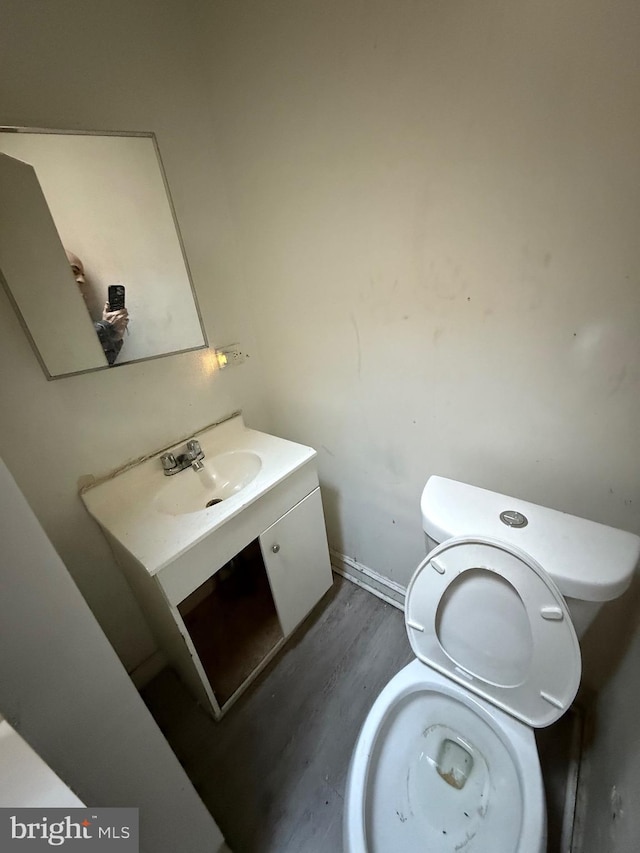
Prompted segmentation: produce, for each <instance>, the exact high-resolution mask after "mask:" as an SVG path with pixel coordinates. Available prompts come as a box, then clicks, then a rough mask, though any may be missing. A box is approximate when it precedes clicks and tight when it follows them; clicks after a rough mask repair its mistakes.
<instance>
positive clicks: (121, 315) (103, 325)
mask: <svg viewBox="0 0 640 853" xmlns="http://www.w3.org/2000/svg"><path fill="white" fill-rule="evenodd" d="M65 251H66V253H67V260H68V261H69V263H70V264H71V271H72V272H73V277H74V278H75V280H76V282H77V283H78V285H79V287H80V292H81V293H82V296H83V298H84V300H85V302H86V301H87V296H88V294H87V284H86V281H85V277H84V264H83V263H82V261H81V260H80V258H79V257H78V256H77V255H74V253H73V252H69V251H68V250H66V249H65ZM93 325H94V327H95V330H96V333H97V335H98V337H99V338H100V343H101V344H102V349H103V350H104V354H105V355H106V357H107V361H108V362H109V364H110V365H111V364H113V363H114V361H115V360H116V358H117V357H118V353H119V352H120V350H121V349H122V343H123V340H122V339H123V338H124V333H125V330H126V328H127V326H128V325H129V312H128V311H127V309H126V308H121V309H120V310H119V311H112V310H111V308H110V307H109V303H108V302H105V304H104V308H103V309H102V319H100V320H98V321H97V322H94V324H93Z"/></svg>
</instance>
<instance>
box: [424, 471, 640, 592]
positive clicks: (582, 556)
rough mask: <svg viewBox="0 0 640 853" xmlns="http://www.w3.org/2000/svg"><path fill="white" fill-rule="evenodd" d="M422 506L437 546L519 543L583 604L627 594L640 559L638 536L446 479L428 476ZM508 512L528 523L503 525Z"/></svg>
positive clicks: (426, 530) (427, 528) (639, 540)
mask: <svg viewBox="0 0 640 853" xmlns="http://www.w3.org/2000/svg"><path fill="white" fill-rule="evenodd" d="M420 508H421V511H422V526H423V528H424V531H425V533H427V535H428V536H430V537H431V538H432V539H434V540H435V541H436V542H444V541H445V540H446V539H450V538H451V537H452V536H488V537H492V538H494V539H498V540H501V541H503V542H508V543H510V544H512V545H516V546H517V547H519V548H521V549H522V550H523V551H526V552H527V553H528V554H529V555H530V556H532V557H533V558H534V559H535V560H537V561H538V562H539V563H540V564H541V565H542V566H543V568H544V569H545V571H546V572H547V573H548V574H549V575H551V577H552V578H553V579H554V581H555V582H556V584H557V585H558V587H559V589H560V591H561V592H562V594H563V595H565V596H570V597H571V598H578V599H582V600H584V601H610V600H611V599H614V598H617V597H618V596H619V595H622V593H623V592H624V591H625V590H626V589H627V587H628V586H629V584H630V583H631V579H632V577H633V572H634V570H635V568H636V566H637V564H638V559H639V558H640V537H638V536H636V535H635V534H633V533H628V532H626V531H624V530H618V529H616V528H614V527H607V526H606V525H604V524H598V523H597V522H595V521H588V520H587V519H585V518H578V517H577V516H575V515H569V514H568V513H565V512H559V511H558V510H554V509H549V508H548V507H543V506H538V505H537V504H534V503H529V502H528V501H523V500H520V498H513V497H509V496H508V495H501V494H498V493H497V492H490V491H488V490H487V489H481V488H478V487H477V486H470V485H467V484H466V483H460V482H458V481H457V480H449V479H447V478H445V477H438V476H432V477H430V478H429V480H428V481H427V484H426V486H425V487H424V490H423V492H422V498H421V500H420ZM509 511H515V512H516V513H520V514H521V515H522V516H524V517H525V518H526V521H527V523H526V525H525V526H521V527H512V526H509V525H508V524H506V523H505V522H503V521H502V520H501V518H500V514H501V513H503V512H509ZM507 518H508V520H515V521H516V522H518V521H520V520H521V519H519V518H518V517H517V516H515V517H513V516H507Z"/></svg>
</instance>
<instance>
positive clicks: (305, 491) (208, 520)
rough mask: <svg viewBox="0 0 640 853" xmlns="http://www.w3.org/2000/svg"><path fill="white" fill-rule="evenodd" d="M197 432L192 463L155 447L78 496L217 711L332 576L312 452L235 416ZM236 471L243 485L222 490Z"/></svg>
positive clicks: (161, 636) (165, 643) (175, 660)
mask: <svg viewBox="0 0 640 853" xmlns="http://www.w3.org/2000/svg"><path fill="white" fill-rule="evenodd" d="M196 436H197V439H198V441H199V442H200V443H201V450H202V454H201V459H202V464H201V465H199V466H198V467H193V470H190V466H188V465H187V467H186V469H185V470H181V471H180V472H179V473H177V474H175V475H174V476H170V477H166V476H165V475H164V471H163V465H162V459H161V454H160V452H158V453H157V454H155V455H153V456H149V457H146V458H144V459H143V460H142V461H141V462H140V463H138V464H135V465H132V466H128V467H126V468H125V469H124V470H123V471H122V472H119V473H118V474H117V475H114V476H110V477H107V478H104V480H103V481H101V482H99V483H96V484H95V485H93V484H92V485H89V486H88V487H86V488H85V489H84V490H83V492H82V493H81V494H82V500H83V501H84V503H85V505H86V507H87V509H88V510H89V512H90V513H91V515H92V516H93V517H94V518H95V519H96V521H98V523H99V524H100V526H101V528H102V530H103V532H104V534H105V536H106V537H107V539H108V540H109V542H110V544H111V546H112V548H113V551H114V554H115V556H116V559H117V560H118V563H119V564H120V566H121V567H122V569H123V571H124V573H125V575H126V577H127V579H128V581H129V585H130V586H131V588H132V590H133V591H134V593H135V595H136V598H137V600H138V602H139V604H140V607H141V609H142V610H143V612H144V614H145V616H146V618H147V621H148V623H149V625H150V627H151V628H152V630H153V632H154V635H155V637H156V640H157V642H158V645H159V647H160V650H161V652H163V653H164V656H165V657H166V659H167V660H168V661H169V662H170V663H171V664H172V665H173V667H174V668H175V669H176V670H177V671H178V673H179V674H180V676H181V677H182V680H183V681H184V682H185V683H186V684H187V686H189V687H190V688H191V690H192V692H193V693H194V694H195V695H196V697H197V698H198V699H199V700H200V702H201V703H202V704H203V705H204V706H205V707H207V708H208V709H209V710H210V711H211V712H212V713H213V715H214V716H215V717H216V718H218V717H220V716H221V715H222V714H223V713H224V712H225V711H226V710H227V708H228V707H229V706H230V705H231V704H232V703H233V702H234V700H235V699H236V698H237V697H238V696H239V695H240V693H241V692H242V691H243V690H244V688H245V687H246V686H247V684H249V683H250V682H251V680H252V679H253V678H255V676H256V675H257V673H258V672H260V670H261V669H263V668H264V667H265V666H266V664H267V663H268V662H269V660H270V659H271V658H272V657H273V656H274V654H275V653H276V652H277V650H278V649H279V648H280V646H281V645H282V644H283V643H284V641H285V640H286V638H287V637H288V636H289V635H290V634H291V632H292V631H293V630H294V629H295V628H296V626H297V625H299V624H300V622H301V621H302V620H303V619H304V618H305V616H307V614H308V613H309V612H310V611H311V610H312V608H313V607H314V605H315V604H317V602H318V601H319V600H320V599H321V598H322V596H323V595H324V593H325V592H326V591H327V590H328V589H329V587H330V586H331V583H332V574H331V565H330V562H329V549H328V546H327V539H326V532H325V527H324V516H323V512H322V500H321V497H320V488H319V482H318V473H317V469H316V453H315V451H314V450H313V449H312V448H310V447H306V446H305V445H301V444H296V443H295V442H291V441H286V440H285V439H281V438H277V437H276V436H271V435H268V434H266V433H261V432H258V431H256V430H251V429H248V428H247V427H245V425H244V422H243V420H242V417H241V415H238V414H234V415H232V416H230V417H229V418H227V419H225V421H224V422H222V423H220V424H213V425H212V426H211V427H208V428H206V429H205V430H202V431H200V432H199V433H197V434H196ZM192 443H193V442H192V441H191V440H190V444H192ZM182 449H183V448H181V447H176V454H178V453H179V452H180V451H181V450H182ZM165 455H166V454H165ZM180 458H182V459H184V458H185V457H184V456H181V457H180ZM201 469H202V470H201ZM230 471H231V475H229V472H230ZM234 472H235V473H234ZM223 475H224V476H223ZM229 476H235V483H236V488H233V489H231V490H230V491H228V492H225V491H224V489H225V488H226V486H225V485H224V483H225V482H226V480H228V477H229ZM221 484H222V485H221ZM216 494H219V495H221V500H220V501H218V500H216V501H212V500H210V498H211V497H212V495H213V496H215V495H216Z"/></svg>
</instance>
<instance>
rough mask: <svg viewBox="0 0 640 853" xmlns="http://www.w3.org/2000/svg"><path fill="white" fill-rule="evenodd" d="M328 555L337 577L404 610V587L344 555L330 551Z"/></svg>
mask: <svg viewBox="0 0 640 853" xmlns="http://www.w3.org/2000/svg"><path fill="white" fill-rule="evenodd" d="M329 553H330V555H331V565H332V567H333V569H334V571H336V572H337V573H338V574H339V575H342V577H343V578H347V580H350V581H351V582H352V583H355V584H356V585H357V586H361V587H362V588H363V589H366V590H367V591H368V592H371V593H373V595H377V597H378V598H381V599H382V600H383V601H386V602H387V604H392V605H393V606H394V607H397V608H398V610H404V599H405V595H406V592H407V590H406V588H405V587H404V586H401V585H400V584H399V583H396V582H395V581H392V580H390V579H389V578H386V577H385V576H384V575H380V574H378V572H374V571H373V569H370V568H369V567H368V566H364V565H363V564H362V563H358V562H357V561H356V560H354V559H352V558H351V557H347V556H346V554H340V553H338V551H334V550H332V549H330V551H329Z"/></svg>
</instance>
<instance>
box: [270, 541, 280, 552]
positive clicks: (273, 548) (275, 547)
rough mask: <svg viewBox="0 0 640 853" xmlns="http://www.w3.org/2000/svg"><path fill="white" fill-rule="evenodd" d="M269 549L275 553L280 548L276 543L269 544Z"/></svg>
mask: <svg viewBox="0 0 640 853" xmlns="http://www.w3.org/2000/svg"><path fill="white" fill-rule="evenodd" d="M271 550H272V551H273V553H274V554H277V553H278V551H279V550H280V546H279V545H278V544H277V543H276V544H275V545H272V546H271Z"/></svg>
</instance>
